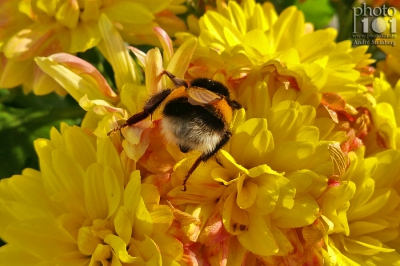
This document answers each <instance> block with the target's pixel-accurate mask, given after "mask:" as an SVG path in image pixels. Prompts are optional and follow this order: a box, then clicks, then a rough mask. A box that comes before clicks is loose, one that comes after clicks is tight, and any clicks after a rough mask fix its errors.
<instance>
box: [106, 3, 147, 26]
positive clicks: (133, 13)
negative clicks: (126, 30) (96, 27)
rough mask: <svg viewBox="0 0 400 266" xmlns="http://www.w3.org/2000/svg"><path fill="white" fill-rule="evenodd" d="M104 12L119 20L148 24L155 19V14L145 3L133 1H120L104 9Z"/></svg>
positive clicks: (112, 18) (114, 19)
mask: <svg viewBox="0 0 400 266" xmlns="http://www.w3.org/2000/svg"><path fill="white" fill-rule="evenodd" d="M103 12H104V14H106V15H107V17H109V18H110V19H111V20H113V21H118V22H128V23H138V22H140V23H141V24H146V23H149V22H151V21H152V20H153V19H154V15H153V14H152V13H151V12H150V11H149V10H148V9H147V7H146V6H145V5H143V4H140V3H137V2H136V1H135V2H131V1H126V0H122V1H118V2H114V3H113V4H112V5H110V6H108V7H106V8H104V9H103Z"/></svg>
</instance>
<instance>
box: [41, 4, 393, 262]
mask: <svg viewBox="0 0 400 266" xmlns="http://www.w3.org/2000/svg"><path fill="white" fill-rule="evenodd" d="M217 3H218V8H217V10H215V11H213V10H211V11H208V12H206V14H205V15H204V16H203V17H202V18H200V20H199V21H198V24H196V21H192V20H189V25H191V26H194V28H193V27H192V29H193V30H192V33H195V34H197V35H199V37H198V39H197V40H198V41H197V40H196V37H195V35H193V34H191V35H187V34H186V35H185V34H181V35H180V36H178V37H179V38H178V42H179V43H181V46H180V48H179V49H177V50H176V51H174V50H173V48H172V42H171V40H170V39H169V38H168V35H167V34H166V33H165V32H164V31H162V30H161V29H159V28H158V29H155V33H156V34H157V36H158V37H159V39H160V41H161V43H162V45H163V48H164V51H163V56H161V53H160V52H159V50H158V49H152V50H150V51H149V52H148V53H147V54H144V53H142V52H140V51H138V50H137V49H136V48H134V47H130V49H131V50H132V51H133V52H134V53H135V55H136V57H137V59H138V61H139V65H140V67H141V69H140V68H139V67H138V66H137V65H136V64H135V62H134V61H133V60H132V58H131V57H130V56H129V55H128V53H127V48H126V47H125V45H124V43H123V41H122V38H121V37H120V35H119V34H118V32H117V30H116V29H115V28H114V26H113V25H112V23H111V22H110V21H109V19H107V17H106V16H105V15H103V16H101V18H100V21H99V25H100V31H101V34H102V37H103V39H104V43H103V44H102V45H100V46H99V48H100V49H101V50H102V52H103V53H104V54H105V56H106V58H107V59H108V60H109V61H110V63H111V65H112V67H113V69H114V73H115V75H116V81H117V82H116V83H117V88H118V92H117V94H113V93H112V92H111V91H110V89H109V87H108V85H107V84H106V83H105V81H104V79H103V78H102V77H101V76H100V75H99V74H98V72H96V71H95V70H93V69H92V68H91V67H90V66H88V65H87V64H86V63H85V62H84V61H82V60H79V59H77V58H76V57H73V56H70V55H65V54H56V55H52V56H50V57H40V58H37V59H36V61H37V63H38V65H39V66H40V67H41V69H43V71H45V72H46V73H48V74H49V75H51V76H52V77H54V79H55V80H56V81H57V82H58V83H59V84H60V85H61V86H63V87H64V88H65V89H66V90H67V91H68V92H69V93H70V94H71V95H72V96H73V97H74V98H75V99H76V100H78V101H79V102H80V105H81V106H82V107H83V108H84V109H85V110H86V111H88V113H87V115H86V117H85V120H84V122H83V125H82V127H83V128H85V129H86V130H89V131H91V132H94V134H95V135H96V136H98V137H100V138H105V137H106V134H107V132H109V131H110V130H112V129H113V128H115V127H116V126H117V125H118V121H120V120H122V121H123V120H126V119H127V118H128V117H129V116H130V115H133V114H135V113H137V112H140V111H141V110H142V108H143V103H144V102H145V100H146V98H148V97H149V96H150V95H152V94H154V93H156V92H159V91H160V90H162V89H163V88H166V87H168V88H171V87H172V86H173V85H172V84H171V83H170V81H168V79H167V78H166V77H163V78H161V75H160V74H161V73H162V71H163V69H166V70H168V71H169V72H172V73H173V74H175V75H176V76H177V77H178V78H187V79H190V78H193V77H199V76H205V77H209V78H213V79H216V80H219V81H221V82H223V83H224V84H226V85H227V87H228V88H229V89H230V91H231V94H232V97H233V98H234V99H235V100H237V101H239V102H240V103H241V104H243V105H244V107H245V108H242V109H240V110H238V111H237V112H235V114H234V117H233V122H232V124H231V128H230V130H231V133H232V137H231V139H230V142H229V143H228V144H227V145H225V146H224V147H223V148H222V149H221V150H220V151H219V153H218V154H217V156H216V157H217V159H215V160H209V161H208V162H206V163H202V164H200V166H199V167H198V168H197V169H196V170H195V171H194V172H193V174H192V175H191V176H190V178H189V180H188V182H187V191H185V192H183V191H181V189H182V181H183V180H184V179H185V176H186V174H187V172H188V170H189V168H190V167H191V166H192V164H193V162H194V161H195V160H196V158H198V156H199V153H198V152H196V151H193V152H190V153H188V154H183V153H182V152H180V150H179V148H178V147H177V146H176V145H175V144H174V143H166V141H165V138H164V136H163V135H162V134H161V125H160V124H161V123H160V119H162V117H161V116H160V114H159V113H155V114H154V115H153V116H152V121H150V120H144V121H141V122H139V123H137V124H135V125H132V126H130V127H126V128H124V129H122V135H123V136H124V138H123V139H122V140H121V137H120V135H119V134H114V135H113V136H112V141H113V143H114V145H115V146H116V147H117V150H118V152H119V153H121V154H126V156H127V157H128V158H129V159H130V160H132V161H134V162H135V163H136V166H137V169H139V170H140V176H141V177H142V178H143V183H144V184H153V185H156V186H157V188H158V191H159V193H160V196H161V198H162V201H163V202H165V203H166V204H168V206H170V207H171V209H172V211H173V213H174V217H175V219H176V220H175V221H176V223H174V226H173V230H175V234H176V235H179V236H180V241H181V243H183V245H184V257H183V260H184V261H185V263H188V264H189V265H190V264H194V265H195V264H196V263H198V264H201V263H203V264H209V265H250V266H251V265H279V264H280V265H303V264H311V263H319V264H324V263H328V264H329V263H330V264H331V265H335V264H338V265H341V264H344V265H346V264H349V265H357V264H359V265H365V264H368V263H370V264H374V263H375V265H384V264H379V260H383V262H388V263H389V264H390V263H391V262H393V261H395V260H396V258H397V257H398V253H397V251H395V250H394V249H397V250H398V241H397V240H396V239H395V236H394V235H393V236H388V235H378V234H379V233H385V234H387V233H388V232H390V233H396V234H397V233H398V208H399V207H398V205H399V204H398V194H397V191H398V184H399V182H398V180H397V179H398V178H397V176H398V169H397V168H396V170H393V172H385V170H387V169H384V168H382V167H383V166H384V165H385V164H391V163H393V164H397V161H398V160H397V158H398V155H397V151H395V150H394V149H397V147H398V146H397V131H396V130H397V126H396V125H397V124H393V121H396V123H397V110H398V105H397V102H395V101H394V100H391V99H390V98H391V97H392V96H393V92H390V90H389V89H387V87H385V86H386V85H385V83H383V82H382V81H381V80H379V79H377V80H375V81H374V80H373V78H372V77H371V76H370V73H369V72H368V71H367V70H368V65H369V63H371V62H372V61H371V60H370V59H369V55H366V54H365V51H366V48H367V47H358V48H355V49H353V48H351V47H350V43H349V42H342V43H335V42H334V37H335V34H336V33H335V32H334V30H332V29H326V30H321V31H315V32H314V31H312V29H310V28H309V27H308V25H307V24H305V23H304V19H303V16H302V14H301V13H300V12H299V11H297V10H296V9H295V8H289V9H287V10H286V11H284V12H282V14H281V15H280V16H277V15H276V13H275V11H274V10H273V7H272V6H271V5H270V4H264V5H260V4H256V3H255V2H254V1H251V0H245V1H242V4H241V6H239V5H238V4H237V3H235V2H233V1H230V2H229V3H228V4H225V3H224V2H222V1H218V2H217ZM196 26H197V28H196ZM288 32H289V33H290V34H287V33H288ZM188 36H190V37H191V38H187V37H188ZM321 39H323V40H326V41H324V42H323V43H322V44H321V42H320V40H321ZM141 71H143V72H141ZM142 74H144V77H145V82H144V81H143V80H142V79H141V76H143V75H142ZM395 95H397V89H396V90H395ZM395 98H398V97H397V96H396V97H395ZM389 105H390V106H391V108H392V109H393V110H396V111H393V113H394V114H393V116H392V115H391V113H387V112H386V111H385V110H389V109H390V108H389V107H388V106H389ZM374 132H375V133H374ZM373 134H375V136H378V135H379V136H380V135H382V136H384V137H385V138H384V139H385V143H387V144H390V145H386V146H379V144H381V143H380V142H379V141H377V140H376V138H375V137H374V135H373ZM384 134H387V136H386V135H384ZM386 137H387V138H386ZM364 150H365V152H364ZM366 156H368V158H365V157H366ZM375 166H376V168H374V167H375ZM379 167H381V168H379ZM373 183H374V184H377V185H376V186H375V185H374V184H373ZM378 183H379V184H378ZM364 188H367V189H368V190H366V191H367V192H365V191H364ZM368 193H369V194H368ZM391 200H393V201H394V203H393V204H392V203H391ZM374 215H382V216H384V217H382V218H381V219H380V220H379V219H378V220H376V219H375V220H374V217H373V216H374ZM375 218H376V217H375ZM390 222H393V226H392V225H390ZM370 224H373V226H375V227H374V228H375V229H376V230H374V231H368V230H362V229H365V227H368V225H370ZM360 225H361V227H360V228H359V226H360ZM385 256H389V257H388V259H387V260H386V261H385Z"/></svg>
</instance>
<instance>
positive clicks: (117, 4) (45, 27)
mask: <svg viewBox="0 0 400 266" xmlns="http://www.w3.org/2000/svg"><path fill="white" fill-rule="evenodd" d="M183 2H184V1H182V0H174V1H163V0H156V1H151V2H148V1H147V2H146V1H142V0H128V1H57V2H54V1H21V0H12V1H2V2H1V3H0V17H2V23H1V26H0V63H1V64H0V88H13V87H15V86H18V85H21V84H22V85H24V92H25V93H28V92H30V91H32V90H33V91H34V92H35V94H38V95H43V94H47V93H49V92H51V91H56V92H57V93H59V94H62V95H64V94H66V92H65V90H64V89H62V87H60V86H59V85H58V84H57V83H56V82H54V80H53V79H52V78H51V77H49V76H47V75H45V74H44V73H43V72H42V71H40V69H39V68H37V66H36V65H35V64H34V62H33V58H34V57H35V56H49V55H51V54H54V53H60V52H64V53H70V54H75V53H77V52H83V51H86V50H87V49H89V48H92V47H94V46H96V45H98V44H99V42H100V40H101V35H100V31H99V26H98V20H99V18H100V17H101V15H102V14H105V15H107V16H108V17H109V18H110V19H111V20H112V22H113V23H115V25H118V29H119V30H120V32H121V34H122V35H123V37H124V40H125V41H127V42H131V43H137V44H139V43H146V44H148V43H150V44H154V45H155V44H158V43H157V39H156V38H155V37H154V35H153V32H152V28H153V27H155V26H156V25H167V26H168V27H167V28H168V33H169V34H174V32H177V31H181V30H185V28H186V27H185V25H184V23H183V22H182V21H181V20H180V19H178V18H177V17H176V16H175V14H178V13H183V12H185V11H186V7H185V6H183V5H182V3H183Z"/></svg>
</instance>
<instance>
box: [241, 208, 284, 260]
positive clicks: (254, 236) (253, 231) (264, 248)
mask: <svg viewBox="0 0 400 266" xmlns="http://www.w3.org/2000/svg"><path fill="white" fill-rule="evenodd" d="M248 215H249V226H248V228H247V229H246V231H244V232H243V233H242V234H240V235H238V236H237V237H238V239H239V242H240V244H242V245H243V246H244V247H245V248H246V249H248V250H249V251H250V252H253V253H255V254H257V255H261V256H271V255H275V254H276V253H277V252H278V251H279V247H278V244H277V243H276V240H275V238H274V236H273V234H272V233H271V230H270V229H269V227H268V225H267V224H266V222H265V221H264V219H263V218H262V217H261V216H259V215H258V214H256V213H249V214H248Z"/></svg>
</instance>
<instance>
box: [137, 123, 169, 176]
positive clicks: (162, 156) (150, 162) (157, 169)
mask: <svg viewBox="0 0 400 266" xmlns="http://www.w3.org/2000/svg"><path fill="white" fill-rule="evenodd" d="M153 126H154V127H153V128H152V130H151V131H150V135H149V138H150V139H151V141H150V144H149V146H148V148H147V150H146V152H145V153H144V154H143V156H142V157H141V158H140V160H139V161H138V163H140V165H141V166H143V167H145V168H146V169H147V170H149V171H150V172H152V173H155V174H158V173H166V172H168V171H170V170H171V169H172V167H173V165H174V164H175V163H176V160H174V158H173V157H172V156H171V154H170V153H169V152H168V150H167V146H166V142H165V139H164V137H163V136H162V135H161V121H160V120H156V121H154V122H153Z"/></svg>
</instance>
